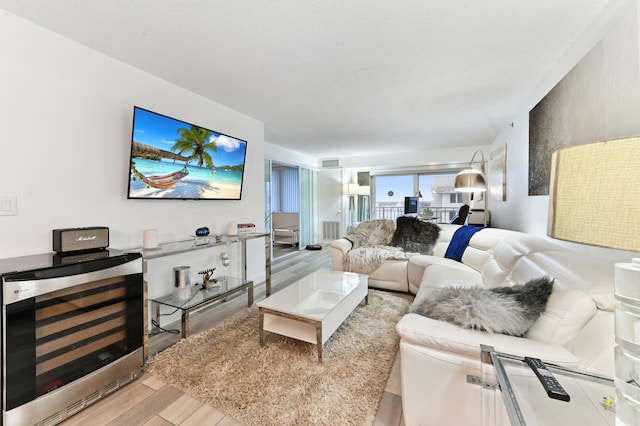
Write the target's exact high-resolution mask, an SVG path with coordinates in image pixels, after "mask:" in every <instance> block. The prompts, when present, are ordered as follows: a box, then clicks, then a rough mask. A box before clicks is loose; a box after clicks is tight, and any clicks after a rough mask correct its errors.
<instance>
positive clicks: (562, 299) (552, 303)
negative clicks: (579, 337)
mask: <svg viewBox="0 0 640 426" xmlns="http://www.w3.org/2000/svg"><path fill="white" fill-rule="evenodd" d="M596 310H597V309H596V304H595V302H594V300H593V299H592V298H591V297H590V296H589V294H587V293H586V292H585V291H583V290H562V289H561V288H559V287H556V288H555V289H554V291H553V293H551V296H550V297H549V300H548V301H547V307H546V309H545V311H544V313H543V314H542V315H541V316H540V318H539V319H538V320H537V321H536V322H535V324H533V326H532V327H531V329H529V332H528V333H527V337H528V338H530V339H536V340H544V341H545V342H550V343H555V344H557V345H565V344H566V343H567V342H569V341H570V340H571V339H573V338H574V337H575V336H576V334H578V332H579V331H580V330H581V329H582V328H583V327H584V326H585V324H586V323H587V322H589V320H590V319H591V318H593V316H594V315H595V314H596Z"/></svg>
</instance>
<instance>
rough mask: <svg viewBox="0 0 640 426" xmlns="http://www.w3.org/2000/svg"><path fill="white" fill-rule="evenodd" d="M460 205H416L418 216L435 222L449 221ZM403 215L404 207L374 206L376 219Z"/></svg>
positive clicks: (394, 218) (395, 217)
mask: <svg viewBox="0 0 640 426" xmlns="http://www.w3.org/2000/svg"><path fill="white" fill-rule="evenodd" d="M459 208H460V207H456V206H452V207H418V217H422V218H429V219H432V220H433V221H434V222H436V223H449V222H450V221H451V219H452V218H453V217H454V216H455V215H456V213H457V212H458V209H459ZM399 216H404V207H388V206H387V207H376V209H375V218H376V219H391V220H393V221H394V222H395V220H396V219H397V218H398V217H399Z"/></svg>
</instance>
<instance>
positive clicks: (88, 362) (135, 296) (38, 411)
mask: <svg viewBox="0 0 640 426" xmlns="http://www.w3.org/2000/svg"><path fill="white" fill-rule="evenodd" d="M0 277H1V282H2V315H1V322H2V324H1V326H2V366H1V368H2V375H1V380H2V389H1V390H2V420H3V422H2V423H3V424H4V425H11V426H13V425H43V426H44V425H54V424H57V423H60V422H62V421H63V420H65V419H66V418H68V417H70V416H71V415H73V414H75V413H76V412H78V411H80V410H82V409H83V408H85V407H87V406H88V405H90V404H92V403H94V402H96V401H98V400H100V399H101V398H103V397H105V396H107V395H109V394H110V393H112V392H114V391H115V390H117V389H119V388H120V387H122V386H124V385H126V384H128V383H130V382H131V381H133V380H134V379H135V378H137V377H139V375H140V374H141V371H142V365H143V363H144V354H143V339H144V300H143V299H144V291H143V289H144V287H143V278H142V256H141V255H140V254H139V253H123V252H120V251H112V250H100V251H98V252H94V253H84V254H80V255H75V256H59V255H55V254H43V255H34V256H25V257H20V258H14V259H4V260H0Z"/></svg>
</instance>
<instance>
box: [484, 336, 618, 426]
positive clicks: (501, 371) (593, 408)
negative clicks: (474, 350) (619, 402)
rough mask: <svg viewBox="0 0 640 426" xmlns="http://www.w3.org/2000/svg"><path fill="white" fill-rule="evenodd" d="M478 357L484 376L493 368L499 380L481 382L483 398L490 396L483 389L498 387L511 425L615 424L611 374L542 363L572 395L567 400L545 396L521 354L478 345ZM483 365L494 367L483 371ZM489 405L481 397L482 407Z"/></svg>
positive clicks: (487, 390) (490, 390)
mask: <svg viewBox="0 0 640 426" xmlns="http://www.w3.org/2000/svg"><path fill="white" fill-rule="evenodd" d="M530 356H534V357H535V356H536V355H535V354H532V355H530ZM481 359H482V369H483V377H489V376H491V375H492V374H491V373H493V372H495V377H496V379H497V381H498V384H497V387H496V386H491V385H485V384H484V383H483V392H482V394H483V399H484V398H485V397H488V396H489V395H488V394H487V393H486V392H493V393H495V392H497V391H501V394H502V400H503V401H504V408H505V409H506V413H507V415H508V417H509V421H510V423H511V425H514V426H515V425H529V426H535V425H540V426H553V425H615V424H616V413H615V402H614V401H615V386H614V382H613V379H611V378H608V377H604V376H600V375H597V374H593V373H589V372H586V371H577V370H572V369H569V368H565V367H561V366H556V365H553V364H550V363H545V364H546V365H547V368H548V369H549V371H550V372H551V373H552V374H553V375H554V376H555V378H556V379H557V380H558V382H560V384H561V385H562V387H563V388H564V389H565V390H566V391H567V393H568V394H569V396H570V397H571V400H570V401H569V402H564V401H559V400H556V399H551V398H549V397H548V396H547V393H546V392H545V390H544V388H543V387H542V384H541V383H540V381H539V380H538V378H537V377H536V375H535V374H534V373H533V371H532V370H531V369H530V368H529V366H527V364H525V363H524V360H523V358H522V357H517V356H513V355H509V354H504V353H500V352H495V351H494V349H493V347H491V346H485V345H481ZM543 361H544V359H543ZM485 368H488V369H491V370H493V371H491V372H489V371H487V374H484V373H485V372H484V370H485ZM491 397H492V398H496V400H495V401H494V403H495V404H496V405H498V400H497V398H498V396H497V394H496V395H491ZM488 405H490V403H485V401H483V404H482V406H483V407H487V406H488ZM483 421H485V418H484V416H483ZM494 422H495V420H494ZM497 423H502V422H499V421H498V422H497Z"/></svg>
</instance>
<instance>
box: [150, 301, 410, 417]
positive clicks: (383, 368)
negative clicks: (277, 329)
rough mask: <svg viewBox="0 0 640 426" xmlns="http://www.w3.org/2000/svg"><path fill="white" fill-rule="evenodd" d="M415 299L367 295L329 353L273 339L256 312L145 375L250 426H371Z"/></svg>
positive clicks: (181, 345)
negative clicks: (261, 329) (400, 328)
mask: <svg viewBox="0 0 640 426" xmlns="http://www.w3.org/2000/svg"><path fill="white" fill-rule="evenodd" d="M411 299H412V297H411V296H410V295H403V294H396V293H390V292H383V291H378V290H369V304H368V305H364V304H361V305H360V306H358V307H357V308H356V309H355V311H354V312H353V313H352V314H351V315H350V316H349V318H347V320H346V321H345V322H344V324H342V326H341V327H340V328H339V329H338V330H337V331H336V332H335V333H334V335H333V336H332V337H331V338H330V339H329V340H328V341H327V342H326V343H325V345H324V347H323V348H324V349H323V351H324V353H323V357H324V363H323V364H320V363H318V361H317V352H316V347H315V345H311V344H309V343H305V342H300V341H297V340H293V339H289V338H286V337H282V336H279V335H276V334H272V333H266V334H265V345H264V347H260V344H259V335H258V309H257V308H256V307H255V306H253V307H251V308H249V309H247V310H245V311H243V312H240V313H239V314H237V315H235V316H233V317H231V318H229V319H228V320H226V321H224V322H223V323H221V324H219V325H218V326H216V327H214V328H212V329H211V330H208V331H206V332H203V333H199V334H197V335H193V336H190V337H189V338H187V339H182V340H181V341H180V342H178V343H177V344H175V345H174V346H172V347H170V348H169V349H167V350H165V351H163V352H161V353H160V354H158V355H157V356H156V357H155V358H153V359H152V360H151V361H150V362H149V364H148V365H147V371H149V372H150V373H152V374H153V375H155V376H157V377H159V378H161V379H163V380H164V381H166V382H167V383H169V384H171V385H173V386H175V387H176V388H179V389H181V390H182V391H183V392H185V393H186V394H188V395H190V396H192V397H194V398H196V399H198V400H200V401H202V402H205V403H207V404H209V405H211V406H213V407H216V408H217V409H219V410H220V411H222V412H224V413H225V414H227V415H229V416H231V417H232V418H234V419H236V420H238V421H240V422H242V423H243V424H245V425H338V424H339V425H370V424H371V423H372V421H373V420H374V417H375V415H376V412H377V409H378V405H379V403H380V398H381V397H382V394H383V392H384V388H385V385H386V382H387V379H388V376H389V372H390V371H391V367H392V366H393V362H394V358H395V355H396V352H397V349H398V341H399V338H398V336H397V334H396V332H395V324H396V323H397V322H398V320H399V319H400V317H401V316H402V315H403V314H404V313H405V312H406V311H407V309H408V307H409V304H410V303H411Z"/></svg>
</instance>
